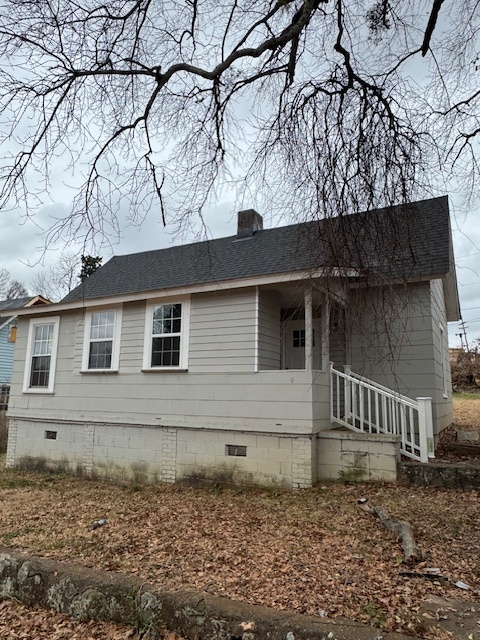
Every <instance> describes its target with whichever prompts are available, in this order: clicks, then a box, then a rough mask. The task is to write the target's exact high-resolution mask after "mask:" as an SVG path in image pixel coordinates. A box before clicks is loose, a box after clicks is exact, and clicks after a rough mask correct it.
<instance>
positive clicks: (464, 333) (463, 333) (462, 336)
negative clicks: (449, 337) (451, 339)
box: [455, 319, 468, 351]
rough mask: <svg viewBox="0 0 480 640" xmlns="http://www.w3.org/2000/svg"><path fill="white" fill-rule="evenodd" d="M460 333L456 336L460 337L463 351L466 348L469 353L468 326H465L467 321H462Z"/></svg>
mask: <svg viewBox="0 0 480 640" xmlns="http://www.w3.org/2000/svg"><path fill="white" fill-rule="evenodd" d="M459 325H460V331H461V333H456V334H455V335H457V336H460V342H461V344H462V349H463V348H465V350H466V351H468V340H467V329H468V326H467V325H466V324H465V320H463V319H462V320H460V322H459ZM464 340H465V347H464V346H463V341H464Z"/></svg>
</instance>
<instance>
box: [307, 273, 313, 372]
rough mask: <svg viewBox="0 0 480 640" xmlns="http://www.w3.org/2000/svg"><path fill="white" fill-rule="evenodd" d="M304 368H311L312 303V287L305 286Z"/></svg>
mask: <svg viewBox="0 0 480 640" xmlns="http://www.w3.org/2000/svg"><path fill="white" fill-rule="evenodd" d="M305 369H307V371H311V370H312V369H313V304H312V287H311V286H307V287H305Z"/></svg>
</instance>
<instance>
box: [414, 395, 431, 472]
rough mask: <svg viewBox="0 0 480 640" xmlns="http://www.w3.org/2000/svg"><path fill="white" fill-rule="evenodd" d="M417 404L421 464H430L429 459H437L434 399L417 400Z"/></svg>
mask: <svg viewBox="0 0 480 640" xmlns="http://www.w3.org/2000/svg"><path fill="white" fill-rule="evenodd" d="M417 403H418V430H419V440H420V442H419V444H420V462H428V458H434V457H435V452H434V450H433V420H432V399H431V398H417Z"/></svg>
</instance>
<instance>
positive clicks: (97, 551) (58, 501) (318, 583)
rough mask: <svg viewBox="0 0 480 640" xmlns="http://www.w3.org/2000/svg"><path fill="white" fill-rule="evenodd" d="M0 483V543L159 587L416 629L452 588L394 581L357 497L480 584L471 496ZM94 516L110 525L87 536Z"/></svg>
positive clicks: (395, 562) (18, 478)
mask: <svg viewBox="0 0 480 640" xmlns="http://www.w3.org/2000/svg"><path fill="white" fill-rule="evenodd" d="M16 483H18V488H15V486H16ZM0 486H4V487H5V486H7V487H8V488H5V489H4V490H3V491H2V492H0V513H1V521H0V544H3V545H5V546H12V547H17V548H20V549H23V551H25V552H26V553H30V554H32V555H35V554H36V555H42V556H48V557H54V558H58V559H61V560H68V561H74V562H78V563H81V564H84V565H86V566H90V567H96V568H101V569H108V570H115V571H124V572H127V573H133V574H136V575H138V576H140V577H141V578H142V579H144V580H145V581H148V582H151V583H153V584H155V585H156V586H157V587H158V588H159V589H172V590H174V589H196V590H200V591H206V592H209V593H211V594H214V595H218V596H227V597H229V598H232V599H236V600H241V601H244V602H249V603H251V604H262V605H266V606H270V607H276V608H278V609H289V610H295V611H298V612H301V613H308V614H313V615H322V616H329V617H331V616H346V617H351V618H354V619H356V620H361V621H363V622H370V623H373V624H378V625H381V626H383V627H385V628H387V629H403V630H410V631H412V632H413V631H414V627H415V626H416V625H418V620H417V618H416V613H415V611H416V608H417V607H418V605H419V604H420V602H421V601H422V600H423V599H424V597H425V596H426V595H427V594H431V593H435V594H438V595H448V594H451V593H452V592H453V591H454V587H452V586H451V584H448V583H447V584H445V582H442V581H438V583H436V582H435V581H433V582H432V581H430V580H422V579H412V578H409V577H406V576H402V575H400V573H401V566H400V562H401V560H402V552H401V548H400V545H399V543H398V542H397V541H396V540H395V537H394V536H393V535H392V534H391V533H389V532H388V531H386V530H385V529H383V528H382V527H381V526H379V524H378V522H376V521H375V520H374V519H372V518H371V517H369V516H368V515H367V514H365V513H363V512H362V511H361V510H360V509H358V505H357V498H358V497H359V496H365V497H368V498H370V500H371V502H372V503H375V504H381V505H383V506H384V507H385V508H387V509H388V510H389V512H390V513H391V514H392V515H395V517H397V518H402V519H406V520H408V521H409V522H410V523H411V524H412V526H413V529H414V533H415V537H416V539H417V541H418V544H419V545H420V546H421V547H422V548H423V549H424V550H425V551H426V552H427V553H428V558H427V561H426V564H425V566H436V567H440V568H441V571H442V574H445V575H448V576H449V577H450V578H451V579H453V581H456V580H461V581H463V582H466V583H467V584H470V585H472V586H473V587H474V588H478V587H479V586H480V584H479V581H478V575H480V564H479V561H478V548H479V546H480V526H479V524H480V523H479V518H478V508H479V501H478V496H477V494H476V493H466V494H463V493H459V492H454V491H443V490H434V489H429V490H426V489H407V488H402V487H396V486H390V485H350V486H348V485H326V486H325V487H324V488H317V489H312V490H307V491H300V492H296V493H291V492H283V491H269V490H260V489H245V490H238V489H224V490H223V491H221V492H219V491H217V490H215V491H214V490H212V489H211V488H208V487H204V488H191V487H185V486H178V485H177V486H171V485H158V486H154V487H122V486H117V485H111V484H108V483H104V482H94V481H88V480H82V479H77V478H71V477H64V476H61V475H57V476H56V475H37V474H18V473H12V472H6V471H4V472H1V473H0ZM103 515H107V517H108V524H107V525H105V526H104V527H101V528H99V529H97V530H95V531H92V530H91V523H92V521H93V520H95V519H97V518H99V517H101V516H103ZM469 595H471V594H468V593H467V594H463V593H461V594H459V593H458V591H455V596H460V597H462V596H464V597H468V596H469Z"/></svg>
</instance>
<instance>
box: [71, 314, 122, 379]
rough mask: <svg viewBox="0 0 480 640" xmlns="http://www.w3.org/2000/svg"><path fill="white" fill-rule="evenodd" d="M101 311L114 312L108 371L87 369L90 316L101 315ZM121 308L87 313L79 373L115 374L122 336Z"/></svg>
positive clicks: (117, 368)
mask: <svg viewBox="0 0 480 640" xmlns="http://www.w3.org/2000/svg"><path fill="white" fill-rule="evenodd" d="M102 311H115V326H114V329H113V339H112V341H113V344H112V366H111V367H109V368H108V369H89V368H88V357H89V355H90V333H91V330H92V316H93V314H94V313H102ZM122 317H123V310H122V307H118V308H112V307H108V308H105V309H94V310H92V311H89V312H88V313H87V314H86V316H85V331H84V335H83V353H82V369H81V371H80V373H116V372H117V371H118V370H119V367H120V340H121V336H122Z"/></svg>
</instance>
